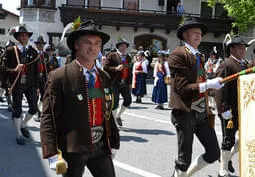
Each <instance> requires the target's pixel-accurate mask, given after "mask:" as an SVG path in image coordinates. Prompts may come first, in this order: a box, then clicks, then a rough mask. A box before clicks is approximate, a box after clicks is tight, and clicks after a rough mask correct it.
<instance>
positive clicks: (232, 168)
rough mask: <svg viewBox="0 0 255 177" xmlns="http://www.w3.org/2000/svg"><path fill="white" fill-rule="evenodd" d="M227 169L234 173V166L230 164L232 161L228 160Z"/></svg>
mask: <svg viewBox="0 0 255 177" xmlns="http://www.w3.org/2000/svg"><path fill="white" fill-rule="evenodd" d="M228 170H229V171H230V172H231V173H234V172H235V168H234V167H233V164H232V161H231V160H230V161H228Z"/></svg>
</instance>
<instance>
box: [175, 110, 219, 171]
mask: <svg viewBox="0 0 255 177" xmlns="http://www.w3.org/2000/svg"><path fill="white" fill-rule="evenodd" d="M171 121H172V123H173V125H174V126H175V128H176V132H177V141H178V158H177V160H175V168H177V169H180V170H181V171H187V169H188V167H189V165H190V164H191V159H192V144H193V139H194V135H196V136H197V138H198V140H199V141H200V143H201V144H202V145H203V147H204V149H205V152H204V154H203V158H204V160H205V161H206V162H207V163H213V162H214V161H216V160H218V159H219V157H220V148H219V144H218V140H217V136H216V133H215V130H214V129H213V128H211V127H210V126H209V124H208V120H207V117H206V114H205V113H198V112H196V111H193V110H191V112H185V111H182V110H178V109H173V111H172V115H171Z"/></svg>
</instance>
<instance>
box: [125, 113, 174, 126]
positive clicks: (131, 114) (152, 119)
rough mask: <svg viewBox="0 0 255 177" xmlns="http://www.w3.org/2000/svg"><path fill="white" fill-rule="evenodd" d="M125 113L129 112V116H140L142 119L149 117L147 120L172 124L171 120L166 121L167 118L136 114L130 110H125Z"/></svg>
mask: <svg viewBox="0 0 255 177" xmlns="http://www.w3.org/2000/svg"><path fill="white" fill-rule="evenodd" d="M124 114H127V115H129V116H133V117H136V118H137V117H138V118H141V119H147V120H151V121H155V122H160V123H164V124H172V123H171V122H170V121H166V120H159V119H156V118H151V117H147V116H142V115H138V114H134V113H130V112H124Z"/></svg>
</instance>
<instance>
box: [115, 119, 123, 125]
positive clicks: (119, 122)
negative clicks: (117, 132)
mask: <svg viewBox="0 0 255 177" xmlns="http://www.w3.org/2000/svg"><path fill="white" fill-rule="evenodd" d="M116 121H117V124H118V125H119V126H122V120H121V118H120V117H118V118H117V119H116Z"/></svg>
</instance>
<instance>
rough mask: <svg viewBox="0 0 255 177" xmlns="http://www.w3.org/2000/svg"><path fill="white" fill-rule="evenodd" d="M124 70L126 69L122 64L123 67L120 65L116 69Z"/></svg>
mask: <svg viewBox="0 0 255 177" xmlns="http://www.w3.org/2000/svg"><path fill="white" fill-rule="evenodd" d="M123 68H124V65H123V64H121V65H118V66H117V67H116V68H115V69H116V70H117V71H122V70H123Z"/></svg>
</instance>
